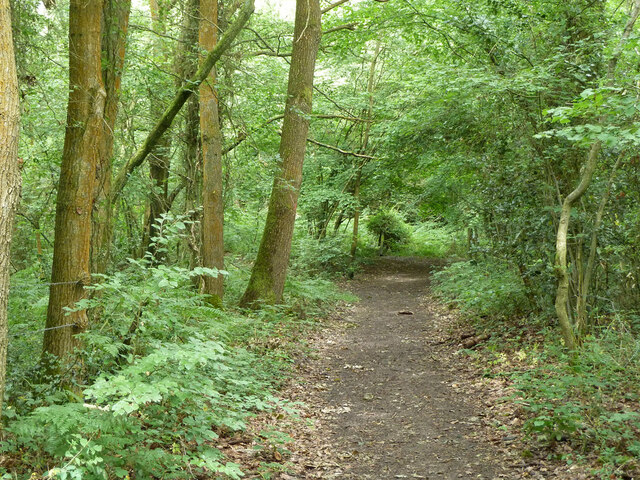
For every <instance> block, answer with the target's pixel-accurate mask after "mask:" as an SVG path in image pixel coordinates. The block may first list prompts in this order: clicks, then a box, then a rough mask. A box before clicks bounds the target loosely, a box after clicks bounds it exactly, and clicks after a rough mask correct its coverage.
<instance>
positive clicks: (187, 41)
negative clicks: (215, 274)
mask: <svg viewBox="0 0 640 480" xmlns="http://www.w3.org/2000/svg"><path fill="white" fill-rule="evenodd" d="M199 7H200V0H187V2H186V5H185V22H184V24H183V31H182V44H183V45H184V48H183V49H182V52H181V55H180V60H179V61H180V66H179V68H178V69H177V70H178V71H179V72H180V76H181V77H182V78H189V77H191V76H193V73H194V72H195V71H196V69H197V68H198V60H199V56H198V37H199V29H200V21H201V20H200V17H199V15H200V14H199ZM213 47H215V44H214V45H213ZM213 47H212V48H213ZM202 60H203V61H204V58H202ZM214 69H215V66H214V67H213V68H212V69H211V70H212V71H213V70H214ZM204 83H206V80H205V82H204ZM193 93H194V95H192V96H191V97H190V98H189V100H187V104H186V106H185V112H184V120H185V121H184V134H183V138H184V144H185V148H184V151H183V165H184V169H185V172H186V176H187V178H188V181H187V182H186V185H185V195H184V196H185V202H184V206H185V208H184V209H185V213H186V214H187V215H189V216H190V219H191V220H192V221H193V223H192V224H191V225H190V232H189V237H188V239H187V242H186V246H187V247H188V248H187V249H185V251H186V252H187V253H188V254H189V267H190V268H192V269H193V268H195V267H197V266H199V265H200V264H201V248H200V244H201V243H202V237H201V225H200V222H201V220H202V210H201V208H200V205H201V199H202V165H201V162H200V104H199V99H198V95H197V93H198V89H194V92H193ZM193 280H194V284H195V285H196V286H197V287H199V286H200V279H199V278H194V279H193Z"/></svg>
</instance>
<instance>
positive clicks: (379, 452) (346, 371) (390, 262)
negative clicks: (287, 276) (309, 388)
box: [320, 258, 506, 479]
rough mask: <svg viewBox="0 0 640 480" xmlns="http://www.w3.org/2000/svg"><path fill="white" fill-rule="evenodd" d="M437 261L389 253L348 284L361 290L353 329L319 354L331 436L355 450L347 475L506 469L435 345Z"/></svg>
mask: <svg viewBox="0 0 640 480" xmlns="http://www.w3.org/2000/svg"><path fill="white" fill-rule="evenodd" d="M432 267H433V264H432V263H431V262H429V261H428V260H425V259H415V258H383V259H380V260H379V261H378V262H377V263H376V264H375V266H373V267H370V268H368V269H367V271H366V272H365V273H364V274H362V275H360V276H359V278H358V279H357V280H355V281H354V282H352V283H350V285H349V288H350V290H351V291H352V292H353V293H355V294H356V295H357V296H358V297H359V298H360V302H359V303H358V304H357V305H356V306H355V308H354V309H353V310H352V312H351V315H349V316H348V318H345V319H344V320H345V321H347V322H348V323H349V324H350V325H348V326H350V327H352V328H347V329H346V330H344V332H343V333H342V335H340V336H338V337H337V338H335V339H333V340H330V341H329V342H328V344H327V345H326V346H325V349H324V351H323V352H322V353H321V356H322V359H321V360H320V361H321V363H322V364H323V368H324V369H325V371H326V384H327V386H328V388H327V389H326V391H324V392H323V393H322V394H321V397H322V400H324V402H326V404H327V407H325V409H324V411H325V412H327V416H328V417H329V418H327V421H326V427H327V431H328V432H329V442H330V444H332V445H335V446H338V447H339V448H340V449H342V450H346V451H348V452H351V456H350V457H348V461H347V462H344V470H343V472H342V474H341V475H339V476H340V477H341V478H354V479H387V478H388V479H393V478H423V479H458V478H475V479H493V478H499V477H498V475H500V474H504V469H503V468H502V467H501V466H500V464H501V463H502V462H498V461H496V459H493V458H492V457H493V455H492V452H491V448H490V446H489V445H487V444H483V443H482V442H480V441H477V440H475V439H474V437H477V436H478V433H479V432H478V429H477V428H476V427H477V425H478V424H479V420H480V419H479V415H480V414H481V412H478V411H476V410H474V407H475V405H473V402H470V400H472V399H469V398H465V397H464V396H463V395H460V394H459V393H457V392H456V390H455V389H454V388H452V387H451V385H452V384H455V382H456V381H458V379H456V378H455V376H454V375H455V372H451V371H450V370H449V369H448V368H445V367H444V366H443V365H442V364H441V363H440V361H439V359H438V352H437V350H436V348H434V345H436V344H437V343H438V342H435V341H434V338H433V336H432V335H431V334H432V333H433V331H434V330H435V329H436V328H437V327H436V326H435V325H433V324H432V322H431V320H432V319H431V318H430V314H429V312H428V311H427V310H426V309H425V308H424V306H423V305H422V303H423V299H424V297H425V295H426V294H427V291H428V284H429V273H430V270H431V268H432ZM501 476H502V475H501ZM505 476H506V475H505ZM503 478H504V477H503Z"/></svg>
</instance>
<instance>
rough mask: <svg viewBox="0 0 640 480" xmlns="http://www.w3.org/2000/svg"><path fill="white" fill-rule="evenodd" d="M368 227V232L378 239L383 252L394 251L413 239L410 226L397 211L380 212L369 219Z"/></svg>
mask: <svg viewBox="0 0 640 480" xmlns="http://www.w3.org/2000/svg"><path fill="white" fill-rule="evenodd" d="M366 225H367V230H369V231H370V232H371V233H372V234H373V235H374V236H375V237H376V238H377V240H378V246H379V247H380V248H381V250H382V251H384V250H393V249H394V248H396V247H398V246H400V245H402V244H404V243H406V242H408V241H409V239H410V237H411V230H410V229H409V226H408V225H407V224H406V223H405V221H404V219H403V218H402V216H401V215H400V214H399V213H398V212H396V211H395V210H381V211H379V212H378V213H376V214H375V215H373V216H371V217H369V218H368V219H367V222H366Z"/></svg>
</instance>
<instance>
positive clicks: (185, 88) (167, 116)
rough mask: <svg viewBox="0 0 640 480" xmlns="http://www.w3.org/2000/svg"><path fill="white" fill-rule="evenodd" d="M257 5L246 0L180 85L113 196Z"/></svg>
mask: <svg viewBox="0 0 640 480" xmlns="http://www.w3.org/2000/svg"><path fill="white" fill-rule="evenodd" d="M254 8H255V7H254V0H246V2H245V4H244V5H243V7H242V9H241V10H240V12H239V13H238V17H237V18H236V20H235V21H234V22H233V23H232V24H231V26H230V27H229V29H228V30H227V31H226V32H225V34H224V35H223V36H222V38H221V39H220V41H219V42H218V44H217V45H216V47H215V48H214V49H213V50H211V51H210V52H209V54H208V55H207V57H206V58H205V60H204V62H203V63H202V65H201V67H200V68H199V69H198V71H197V72H196V73H195V75H194V76H193V77H192V78H191V79H189V80H187V81H185V82H184V83H183V85H182V87H180V89H179V90H178V93H176V96H175V97H174V99H173V102H172V103H171V105H169V107H168V108H167V109H166V110H165V112H164V114H163V115H162V118H160V120H158V123H156V125H155V126H154V127H153V129H152V130H151V132H149V134H148V135H147V138H146V139H145V141H144V143H143V144H142V146H141V147H140V148H139V149H138V151H137V152H136V153H135V155H134V156H133V157H131V158H130V159H129V161H127V163H126V164H125V165H124V167H122V169H121V170H120V171H119V172H118V174H117V175H116V178H115V179H114V182H113V189H112V191H111V197H112V199H113V198H115V197H117V196H118V195H120V193H121V192H122V189H123V188H124V186H125V184H126V183H127V180H128V179H129V176H130V175H131V173H132V172H133V171H134V170H135V169H136V168H138V167H139V166H140V165H142V163H143V162H144V161H145V159H146V158H147V156H148V155H149V153H150V152H151V150H152V149H153V147H154V146H155V145H156V144H157V143H158V141H159V140H160V138H161V137H162V135H163V134H164V133H165V132H166V131H167V130H168V128H169V127H170V126H171V124H172V123H173V120H174V119H175V117H176V115H177V114H178V112H179V111H180V109H181V108H182V106H183V105H184V104H185V102H186V101H187V99H188V98H189V97H190V96H191V95H192V94H193V92H194V91H196V90H197V89H198V87H199V86H200V84H201V83H202V82H204V81H205V80H206V78H207V76H208V75H209V72H210V71H211V69H212V68H213V66H214V65H215V64H216V62H217V61H218V60H220V57H222V55H223V53H224V52H225V51H227V50H228V49H229V47H230V46H231V43H232V42H233V40H234V39H235V38H236V36H238V34H239V33H240V31H241V30H242V28H243V27H244V25H245V24H246V23H247V21H248V20H249V17H251V14H252V13H253V11H254Z"/></svg>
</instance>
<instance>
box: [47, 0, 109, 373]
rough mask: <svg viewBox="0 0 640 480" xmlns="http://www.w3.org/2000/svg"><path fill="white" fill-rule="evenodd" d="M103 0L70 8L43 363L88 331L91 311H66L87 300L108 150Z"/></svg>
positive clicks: (76, 1)
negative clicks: (103, 151)
mask: <svg viewBox="0 0 640 480" xmlns="http://www.w3.org/2000/svg"><path fill="white" fill-rule="evenodd" d="M102 7H103V2H102V0H71V2H70V5H69V104H68V108H67V126H66V132H65V141H64V149H63V153H62V165H61V167H60V181H59V183H58V197H57V201H56V222H55V241H54V246H53V267H52V275H51V287H50V290H49V308H48V310H47V324H46V327H47V329H48V330H47V331H45V334H44V344H43V359H44V360H45V361H47V360H48V359H47V358H46V357H47V356H48V355H53V356H54V357H56V358H58V359H63V358H64V357H67V356H69V354H71V353H72V352H73V350H74V348H75V347H77V346H78V342H77V338H76V334H78V333H81V332H83V331H84V330H85V329H86V328H87V323H88V321H87V312H86V310H78V311H75V312H73V313H69V314H67V312H66V311H65V309H66V308H73V307H74V305H75V304H76V303H77V302H78V301H79V300H81V299H82V298H84V297H85V288H84V287H85V286H86V285H88V284H89V283H90V282H91V276H90V273H89V263H90V250H91V213H92V210H93V202H94V199H95V183H96V167H97V165H98V163H99V158H100V156H99V152H100V148H101V146H102V143H101V139H102V138H103V137H102V135H101V132H102V129H103V128H104V125H103V118H104V113H105V96H106V94H105V90H104V84H103V81H102V62H101V49H100V44H101V34H102V32H101V20H102Z"/></svg>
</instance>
